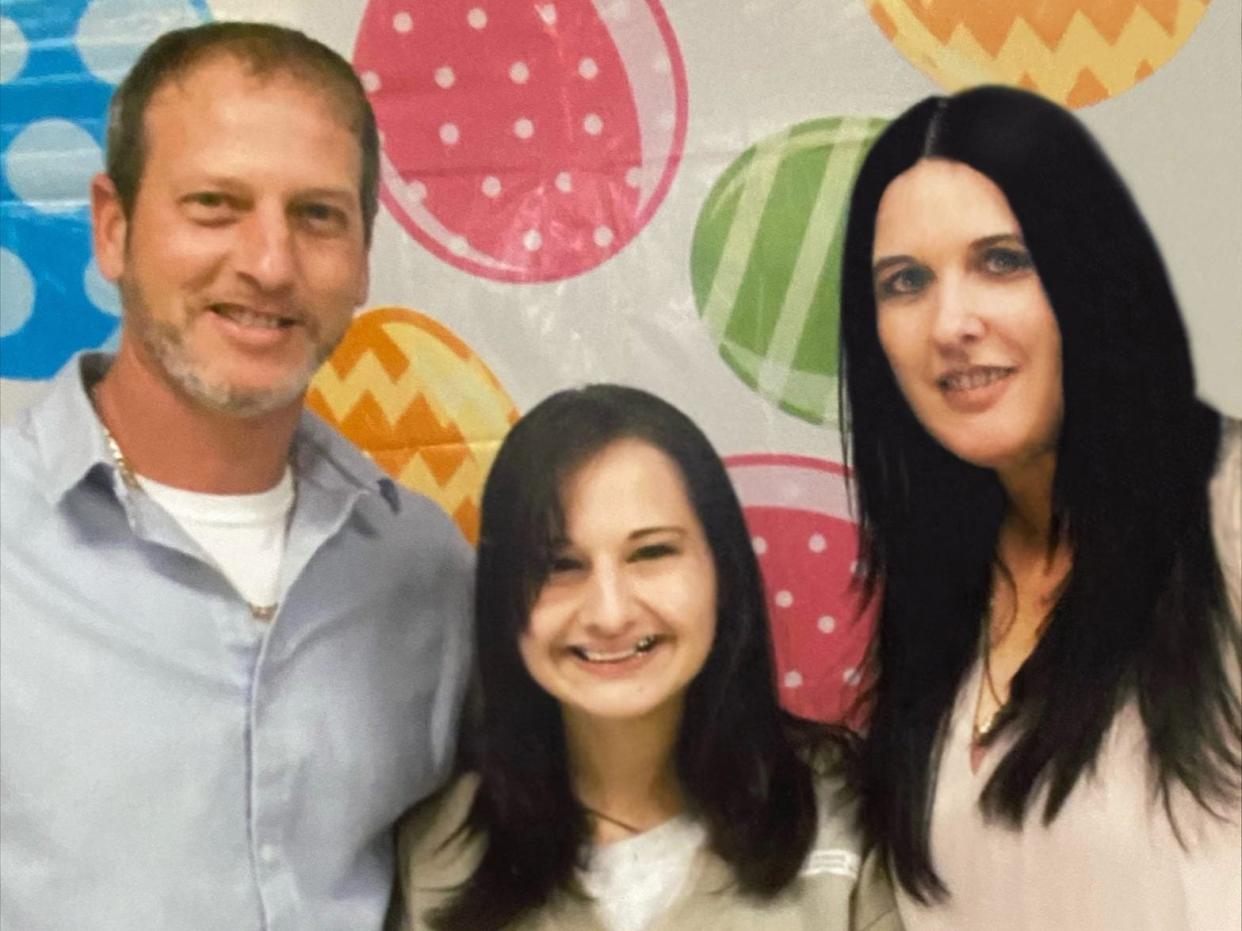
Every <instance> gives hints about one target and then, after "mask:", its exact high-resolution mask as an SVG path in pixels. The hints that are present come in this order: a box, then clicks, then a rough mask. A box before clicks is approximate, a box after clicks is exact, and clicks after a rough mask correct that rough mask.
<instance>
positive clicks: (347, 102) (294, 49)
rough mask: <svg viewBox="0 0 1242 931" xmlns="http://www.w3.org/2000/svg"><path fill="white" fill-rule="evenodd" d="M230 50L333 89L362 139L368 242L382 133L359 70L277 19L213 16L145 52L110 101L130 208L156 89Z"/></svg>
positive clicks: (121, 189) (243, 59) (120, 190)
mask: <svg viewBox="0 0 1242 931" xmlns="http://www.w3.org/2000/svg"><path fill="white" fill-rule="evenodd" d="M219 55H228V56H231V57H233V58H235V59H236V60H237V61H239V62H240V63H242V64H243V65H245V66H246V67H247V68H248V69H249V70H250V73H251V74H252V75H254V76H255V77H259V78H267V77H272V76H275V75H283V76H288V77H291V78H294V79H296V80H298V81H301V82H304V83H305V84H307V85H308V86H310V87H313V88H315V89H316V90H320V91H323V92H324V93H325V94H327V95H328V96H329V97H330V98H331V100H332V102H333V104H335V106H336V109H338V110H340V112H341V114H342V116H343V122H344V123H345V124H346V125H347V126H348V127H349V130H350V131H351V132H352V133H353V134H354V135H355V137H356V138H357V140H358V146H359V149H360V151H361V156H362V174H361V178H360V181H359V195H360V200H361V208H362V221H363V231H364V235H365V237H366V240H367V242H370V240H371V228H372V226H373V223H374V220H375V214H376V211H377V210H378V201H379V133H378V132H377V130H376V126H375V113H374V111H372V109H371V104H370V102H369V101H368V100H367V96H366V91H365V90H364V89H363V87H362V82H361V81H359V80H358V75H357V74H355V73H354V69H353V68H352V67H351V66H350V64H349V62H347V61H346V60H345V59H344V58H342V57H341V56H340V55H338V54H337V53H336V52H334V51H333V50H332V49H330V48H328V46H326V45H324V44H323V43H322V42H319V41H318V40H316V39H312V38H311V37H310V36H308V35H306V34H304V33H301V32H298V31H297V30H296V29H289V28H287V27H285V26H277V25H274V24H272V23H249V22H213V23H204V24H202V25H200V26H192V27H190V28H188V29H175V30H173V31H171V32H167V33H165V34H164V35H162V36H160V37H159V38H158V39H156V40H155V41H154V42H152V43H151V45H149V46H148V47H147V49H146V50H145V51H144V52H143V53H142V55H140V56H139V58H138V61H137V62H135V63H134V67H133V68H132V69H131V70H130V72H129V74H128V75H126V76H125V80H123V81H122V82H121V84H120V86H119V87H118V88H117V90H116V93H115V94H114V95H113V97H112V103H111V104H110V105H109V108H108V139H107V148H108V155H107V171H108V177H109V178H111V179H112V183H113V184H114V185H115V186H116V191H117V196H118V198H119V199H120V201H121V208H122V210H124V211H125V215H126V216H129V215H130V213H131V211H132V210H133V205H134V201H135V200H136V199H137V196H138V186H139V184H140V182H141V180H142V171H143V166H144V165H145V163H146V154H147V141H146V134H145V127H144V119H145V116H146V110H147V106H148V104H149V103H150V101H151V97H152V96H153V95H154V94H155V93H156V92H157V91H158V90H159V89H160V88H161V87H163V86H164V85H165V84H166V83H168V82H169V81H171V80H174V79H176V78H179V77H182V76H184V75H187V74H189V72H190V71H192V70H193V69H194V68H195V67H196V66H197V65H199V64H202V63H203V62H205V61H206V60H208V59H209V58H212V57H215V56H219Z"/></svg>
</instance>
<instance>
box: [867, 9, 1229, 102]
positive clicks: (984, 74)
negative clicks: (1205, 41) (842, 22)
mask: <svg viewBox="0 0 1242 931" xmlns="http://www.w3.org/2000/svg"><path fill="white" fill-rule="evenodd" d="M1207 4H1208V0H986V2H983V0H867V8H868V9H869V10H870V11H871V16H872V18H874V19H875V21H876V22H877V23H878V24H879V26H880V28H881V29H882V30H883V31H884V34H885V35H886V36H887V37H888V39H889V41H890V42H892V43H893V45H895V46H896V47H897V49H898V50H899V51H900V52H901V53H902V54H903V55H905V56H906V58H908V59H909V60H910V61H911V63H913V64H914V65H915V66H917V67H918V68H919V69H920V70H922V71H924V72H925V73H926V74H927V75H928V76H929V77H931V78H932V79H933V80H935V81H936V82H937V83H939V84H941V85H942V86H943V87H945V88H947V89H949V90H959V89H961V88H963V87H972V86H974V85H976V84H1011V85H1017V86H1019V87H1025V88H1027V89H1028V90H1034V91H1038V92H1039V93H1041V94H1043V95H1044V96H1046V97H1049V98H1051V99H1052V100H1055V101H1057V102H1058V103H1062V104H1065V105H1066V106H1070V107H1084V106H1087V105H1089V104H1093V103H1097V102H1099V101H1101V100H1105V99H1107V98H1109V97H1115V96H1116V95H1118V94H1120V93H1123V92H1124V91H1126V90H1129V89H1130V88H1131V87H1133V86H1134V85H1135V84H1136V83H1138V82H1139V81H1141V80H1142V79H1143V78H1145V77H1147V76H1148V75H1149V74H1151V73H1152V72H1153V71H1155V70H1156V69H1157V68H1159V67H1160V66H1161V65H1163V64H1164V63H1165V62H1167V61H1168V60H1169V59H1170V58H1172V57H1173V56H1174V54H1176V53H1177V50H1178V49H1180V48H1181V47H1182V44H1183V43H1184V42H1185V41H1186V40H1187V39H1188V38H1189V37H1190V34H1191V33H1192V32H1193V31H1194V29H1195V27H1196V26H1197V25H1198V24H1199V20H1200V19H1201V18H1202V17H1203V13H1204V11H1205V10H1206V9H1207Z"/></svg>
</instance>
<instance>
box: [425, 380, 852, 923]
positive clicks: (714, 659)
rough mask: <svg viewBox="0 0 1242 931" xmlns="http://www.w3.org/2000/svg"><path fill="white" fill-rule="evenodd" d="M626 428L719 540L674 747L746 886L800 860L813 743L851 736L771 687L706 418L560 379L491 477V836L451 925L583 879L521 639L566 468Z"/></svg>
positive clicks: (691, 795) (554, 720)
mask: <svg viewBox="0 0 1242 931" xmlns="http://www.w3.org/2000/svg"><path fill="white" fill-rule="evenodd" d="M621 439H638V440H641V441H643V442H646V443H650V444H651V445H653V446H655V447H656V448H658V449H660V450H661V451H663V452H664V453H665V454H666V455H668V456H669V458H670V459H672V460H673V462H675V463H676V465H677V468H678V470H679V472H680V473H681V477H682V480H683V481H684V483H685V488H686V492H687V495H688V497H689V499H690V503H691V505H692V506H693V508H694V512H695V514H696V515H697V517H698V520H699V522H700V523H701V524H702V527H703V531H704V535H705V536H706V539H707V542H708V545H709V546H710V548H711V551H712V558H713V562H714V564H715V569H716V580H717V593H716V600H717V622H716V635H715V639H714V641H713V643H712V647H711V650H710V652H709V654H708V657H707V660H706V663H705V664H704V667H703V669H702V671H701V672H700V673H699V674H698V676H697V677H696V678H695V679H694V680H693V682H692V683H691V684H690V687H689V689H688V691H687V694H686V701H685V710H684V715H683V720H682V725H681V731H680V734H679V736H678V740H677V744H676V749H675V757H676V760H675V762H676V768H677V775H678V778H679V780H680V783H681V788H682V790H683V792H684V794H685V797H686V800H687V804H688V806H689V808H690V810H691V812H692V813H693V814H695V815H696V816H697V817H699V818H700V819H701V820H702V822H703V824H704V826H705V828H706V830H707V834H708V843H709V844H710V846H711V848H712V849H713V850H714V851H715V852H716V853H717V854H718V855H719V856H720V857H721V858H722V859H724V860H725V861H726V862H727V863H728V864H729V865H730V866H731V867H732V869H733V873H734V876H735V877H736V880H737V883H738V887H739V888H740V889H741V890H742V892H744V893H750V894H754V895H758V896H771V895H774V894H775V893H777V892H779V891H780V890H781V889H782V888H784V887H785V886H786V885H787V884H788V883H789V882H790V881H791V880H792V879H793V878H794V877H795V876H796V875H797V873H798V869H799V867H800V866H801V864H802V862H803V859H804V858H805V856H806V853H807V850H808V849H809V847H810V844H811V842H812V840H813V839H814V834H815V827H816V802H815V794H814V786H813V772H812V768H811V766H810V765H809V762H808V760H809V758H808V753H807V751H808V750H810V751H817V752H822V751H827V753H826V754H825V755H823V756H821V759H830V758H832V757H834V756H835V757H837V758H843V757H842V754H843V753H847V752H848V749H849V748H848V744H847V742H846V738H845V737H843V736H841V735H840V734H839V733H838V732H836V731H833V730H830V729H829V730H821V731H816V730H815V729H814V728H813V727H812V726H811V725H810V724H809V723H808V722H799V721H797V720H796V719H794V718H792V717H791V716H789V715H788V714H786V713H785V712H783V711H782V710H781V709H780V707H779V706H778V704H777V697H776V686H775V681H774V675H775V674H774V671H773V670H774V667H773V658H772V648H771V642H770V637H769V632H768V619H767V613H766V608H765V603H764V597H763V585H762V580H761V577H760V574H759V567H758V563H757V562H756V559H755V555H754V551H753V549H752V547H751V542H750V534H749V533H748V532H747V529H746V524H745V521H744V519H743V516H742V509H741V506H740V505H739V504H738V500H737V497H736V495H735V493H734V491H733V487H732V485H731V484H730V482H729V478H728V474H727V473H726V472H725V469H724V465H723V464H722V463H721V461H720V459H719V457H718V456H717V455H716V453H715V451H714V450H713V449H712V447H711V444H710V443H709V442H708V440H707V438H706V437H705V436H704V435H703V433H702V432H701V431H700V430H699V429H698V427H696V426H695V425H694V423H693V422H692V421H691V420H690V419H689V418H688V417H686V416H685V415H684V414H682V413H681V412H680V411H678V410H677V409H676V408H675V407H673V406H672V405H670V404H668V403H667V402H665V401H662V400H660V399H659V398H657V397H655V396H653V395H651V394H648V393H646V392H644V391H640V390H638V389H635V388H626V387H620V386H616V385H592V386H588V387H586V388H582V389H576V390H569V391H561V392H558V393H557V394H554V395H552V396H551V397H549V398H547V399H546V400H544V401H543V402H542V403H540V404H539V405H537V406H536V407H535V408H533V409H532V410H531V411H530V412H529V413H528V414H526V416H525V417H523V418H522V419H521V420H520V421H519V422H518V423H517V425H516V426H514V428H513V430H512V431H511V432H510V433H509V435H508V437H506V439H505V441H504V444H503V445H502V447H501V449H500V452H499V454H498V455H497V457H496V461H495V463H494V464H493V466H492V469H491V472H490V474H489V475H488V479H487V484H486V487H485V489H484V492H483V508H482V520H481V524H482V526H481V531H480V539H479V559H478V569H477V573H478V574H477V587H476V605H475V619H476V630H475V637H476V645H477V651H478V653H477V655H478V663H479V669H478V678H479V684H480V687H481V701H480V705H479V712H480V713H479V721H478V725H477V729H476V731H475V733H474V735H473V737H472V738H471V739H470V747H469V749H468V757H469V759H468V762H469V764H470V765H472V766H474V767H475V768H476V769H477V771H478V773H479V776H480V780H481V782H480V787H479V791H478V795H477V796H476V798H475V801H474V804H473V807H472V809H471V811H470V815H469V819H468V822H467V825H466V827H465V830H466V831H468V832H477V833H478V834H479V835H481V836H482V837H483V838H484V839H485V843H486V850H485V852H484V854H483V858H482V861H481V862H480V863H479V865H478V868H477V869H476V870H475V872H474V873H473V875H472V876H471V877H470V878H469V879H468V880H467V882H466V883H465V884H464V885H463V886H462V887H460V889H458V890H457V892H456V894H455V895H454V897H453V898H452V899H451V900H450V901H449V902H448V903H447V905H446V906H445V907H444V908H442V909H441V910H440V911H439V912H438V913H436V914H435V915H433V916H432V924H433V926H435V927H436V928H439V929H443V931H449V929H458V931H492V929H499V928H503V927H505V926H507V925H509V924H511V923H513V922H515V921H517V920H519V919H520V918H521V917H522V916H524V915H526V914H527V913H529V912H530V911H531V910H533V909H536V908H539V907H540V906H541V905H543V904H545V903H546V902H547V901H548V900H549V899H550V897H552V896H553V895H554V894H556V893H570V894H574V893H575V892H576V891H577V889H576V883H575V871H576V868H577V867H579V866H580V865H582V863H583V857H584V855H585V853H586V852H587V850H588V848H589V841H590V832H589V826H588V821H587V816H586V813H585V810H584V809H583V807H582V805H581V803H580V802H579V801H578V799H577V797H576V796H575V794H574V790H573V786H572V783H571V776H570V772H569V769H568V766H567V762H566V761H567V759H568V754H567V750H566V745H565V734H564V730H563V726H562V719H561V713H560V707H559V705H558V704H557V702H556V700H555V699H553V698H552V697H551V696H550V695H548V694H547V693H546V692H544V691H543V689H541V688H540V687H539V686H538V685H537V684H536V683H535V681H534V680H533V679H532V678H531V676H530V674H529V673H528V672H527V670H526V667H525V665H524V664H523V662H522V658H521V655H520V654H519V651H518V638H519V636H520V634H521V633H522V631H523V630H524V629H525V627H526V624H527V619H528V617H529V613H530V607H531V604H532V603H533V601H534V599H535V597H536V595H537V594H538V592H539V590H540V588H541V587H542V585H543V583H544V581H545V580H546V578H547V574H548V570H549V565H550V560H551V557H552V555H553V551H554V546H555V543H556V541H558V540H559V539H561V538H562V536H563V532H564V514H563V512H562V504H561V493H562V488H563V487H564V483H565V480H566V479H567V478H568V477H569V476H571V475H572V474H573V473H574V472H575V471H576V470H577V469H578V468H580V467H581V466H582V465H584V464H585V463H586V462H587V461H588V460H589V459H591V458H592V457H593V456H595V455H597V454H599V453H600V452H602V451H603V450H604V449H605V447H607V446H608V445H610V444H611V443H614V442H616V441H618V440H621ZM818 734H822V737H823V739H822V740H817V739H816V737H817V735H818Z"/></svg>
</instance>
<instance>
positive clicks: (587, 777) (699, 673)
mask: <svg viewBox="0 0 1242 931" xmlns="http://www.w3.org/2000/svg"><path fill="white" fill-rule="evenodd" d="M477 579H478V581H477V592H476V594H477V604H476V625H477V626H476V641H477V649H478V663H479V668H478V675H479V685H480V700H479V708H478V721H477V728H476V729H475V732H474V733H473V735H472V736H471V737H468V738H467V741H468V742H467V749H468V757H469V762H470V766H471V771H470V772H468V773H467V774H466V775H463V776H461V777H460V778H459V779H458V780H457V781H456V782H454V783H453V784H452V785H450V787H449V788H448V789H447V790H445V792H443V793H442V794H441V795H440V796H438V797H437V798H435V799H433V800H431V801H430V802H428V803H424V804H423V805H422V806H420V807H419V808H418V809H416V810H415V812H414V813H413V814H412V816H411V817H410V819H409V820H408V822H407V823H406V824H405V826H404V827H403V830H402V835H401V843H400V850H401V857H400V860H401V863H400V877H401V892H402V898H403V904H404V909H403V911H404V927H405V928H412V929H425V928H434V929H437V931H494V929H502V928H505V929H509V928H513V929H519V928H520V929H564V931H657V929H658V931H693V929H697V928H703V929H708V928H710V929H712V931H765V929H770V931H785V929H789V931H795V929H796V931H811V929H815V931H833V929H840V931H844V929H854V931H863V929H868V931H892V929H897V928H898V927H899V925H898V924H897V919H896V913H895V906H894V903H893V900H892V893H891V889H890V888H889V886H888V883H887V880H886V879H885V877H884V875H883V874H882V872H880V871H877V870H875V869H874V863H873V862H871V861H868V862H866V863H863V862H861V861H862V858H861V850H860V848H859V844H858V839H857V836H856V832H855V828H854V819H855V809H854V807H853V803H852V796H851V792H850V790H849V788H848V786H847V783H848V780H847V778H846V776H845V766H846V765H847V763H848V757H849V752H850V747H849V743H848V740H847V739H846V738H845V737H844V736H842V735H841V734H839V733H838V732H836V731H833V730H831V729H827V728H824V727H822V726H817V725H812V724H810V723H809V722H804V721H798V720H796V719H794V718H792V717H791V716H789V715H788V714H786V713H784V712H783V711H782V710H781V709H780V708H779V707H778V705H777V698H776V690H775V683H774V671H773V664H772V651H771V646H770V641H769V634H768V624H767V617H766V614H765V609H764V599H763V591H762V584H761V581H760V575H759V568H758V565H757V562H756V560H755V556H754V552H753V550H752V547H751V542H750V536H749V534H748V532H747V529H746V524H745V522H744V520H743V517H742V511H741V508H740V506H739V504H738V501H737V498H736V496H735V494H734V492H733V489H732V486H731V485H730V483H729V479H728V475H727V473H726V472H725V469H724V466H723V464H722V463H721V461H720V459H719V458H718V457H717V456H716V454H715V452H714V451H713V450H712V447H711V445H710V444H709V443H708V441H707V439H706V438H705V437H704V436H703V434H702V433H701V432H700V431H699V430H698V428H697V427H695V425H694V424H693V423H692V422H691V421H690V420H689V419H688V418H686V417H685V416H684V415H683V414H681V413H680V412H679V411H677V410H676V409H675V408H673V407H672V406H670V405H669V404H667V403H665V402H664V401H661V400H660V399H658V398H656V397H654V396H652V395H650V394H647V393H645V392H642V391H639V390H636V389H632V388H623V387H618V386H610V385H595V386H591V387H587V388H584V389H580V390H572V391H564V392H560V393H558V394H555V395H553V396H552V397H550V398H548V399H547V400H545V401H544V402H542V403H541V404H539V405H538V406H536V407H535V408H534V409H533V410H532V411H530V413H528V414H527V415H526V416H525V417H523V418H522V419H521V421H519V422H518V424H517V425H516V426H515V427H514V428H513V430H512V431H511V432H510V434H509V435H508V437H507V438H506V439H505V441H504V444H503V446H502V447H501V449H500V452H499V454H498V455H497V458H496V461H495V463H494V465H493V466H492V470H491V473H490V475H489V477H488V480H487V485H486V488H485V490H484V495H483V508H482V527H481V534H480V543H479V561H478V576H477Z"/></svg>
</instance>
